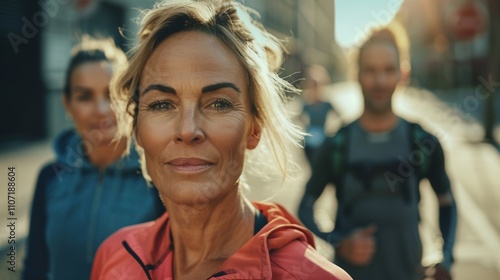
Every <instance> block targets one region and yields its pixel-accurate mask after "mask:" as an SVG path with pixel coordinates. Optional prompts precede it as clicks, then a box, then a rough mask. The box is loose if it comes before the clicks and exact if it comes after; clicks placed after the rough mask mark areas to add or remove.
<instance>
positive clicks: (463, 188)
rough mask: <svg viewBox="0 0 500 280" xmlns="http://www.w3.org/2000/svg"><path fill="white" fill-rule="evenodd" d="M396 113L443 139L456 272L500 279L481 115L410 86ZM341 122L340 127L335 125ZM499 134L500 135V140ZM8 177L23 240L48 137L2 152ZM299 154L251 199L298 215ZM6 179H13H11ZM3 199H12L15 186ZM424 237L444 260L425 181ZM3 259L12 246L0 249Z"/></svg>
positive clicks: (340, 94)
mask: <svg viewBox="0 0 500 280" xmlns="http://www.w3.org/2000/svg"><path fill="white" fill-rule="evenodd" d="M329 92H330V95H329V98H330V101H331V102H332V103H333V104H334V106H335V107H336V109H337V110H338V112H339V114H340V116H341V117H342V119H343V120H344V121H349V120H352V119H354V118H355V117H356V116H357V115H359V112H360V110H361V106H360V104H361V103H360V100H361V99H360V95H359V91H358V89H357V87H356V86H355V85H352V84H338V85H334V86H332V87H330V88H329ZM395 106H396V110H397V111H398V112H399V113H400V114H401V115H403V116H405V117H407V118H409V119H413V120H417V121H418V122H420V123H422V124H423V125H424V126H425V127H426V128H427V129H428V130H430V131H431V132H433V133H435V134H436V135H437V136H439V138H440V140H441V141H442V143H443V146H444V148H445V153H446V157H447V169H448V171H449V173H450V178H451V180H452V183H453V188H454V192H455V196H456V199H457V204H458V210H459V228H458V236H457V244H456V248H455V256H456V265H455V266H454V269H453V273H454V276H455V279H458V280H462V279H463V280H465V279H481V280H497V279H500V253H499V252H500V216H498V215H497V213H500V188H498V180H496V179H497V178H498V175H497V174H498V172H499V170H500V156H499V153H498V150H497V149H495V148H493V147H492V146H490V145H487V144H482V143H480V142H477V140H478V139H480V138H481V133H482V129H481V126H480V125H479V124H478V123H476V122H475V121H474V120H473V119H471V118H467V119H463V118H462V116H461V115H460V114H458V113H457V112H454V111H453V110H451V109H450V108H451V107H450V105H449V104H448V103H444V102H442V101H440V100H439V99H437V98H436V97H435V96H434V95H432V94H430V93H429V92H425V91H421V90H406V91H402V92H399V93H398V94H397V96H396V97H395ZM289 109H290V111H292V113H293V112H298V111H299V104H298V102H292V103H290V105H289ZM335 125H338V123H337V124H333V126H335ZM497 139H500V137H498V138H497ZM0 156H1V158H2V160H1V162H0V178H5V175H6V174H7V173H6V170H7V167H9V166H15V167H16V173H17V182H18V184H17V190H16V217H17V223H16V239H17V241H18V244H19V243H21V242H19V241H21V240H22V239H23V238H24V237H25V236H26V233H27V229H28V222H29V217H28V215H29V208H30V203H31V197H32V195H33V187H34V183H35V180H36V178H35V177H36V174H37V172H38V169H39V167H40V166H41V165H42V164H43V163H44V162H46V161H47V160H49V159H50V158H51V157H52V155H51V150H50V143H49V142H48V141H45V142H39V143H34V144H32V145H29V146H26V147H23V148H18V149H13V150H11V151H3V152H2V153H1V155H0ZM292 157H293V158H294V159H295V161H296V162H297V164H298V165H299V166H300V167H301V168H302V170H301V171H297V172H295V173H294V174H292V175H293V176H294V177H293V178H291V179H288V180H286V181H285V182H284V184H283V185H282V186H281V187H279V186H280V185H281V184H280V180H279V179H278V178H276V177H272V176H270V177H271V178H270V179H268V180H264V179H263V178H262V177H261V176H251V175H249V176H247V181H248V182H249V185H251V188H250V189H249V190H248V196H249V197H250V198H251V199H260V200H265V199H267V200H271V201H277V202H280V203H282V204H283V205H285V206H286V207H288V208H289V209H290V210H291V211H292V212H293V213H296V211H297V206H298V203H299V200H300V197H301V195H302V193H303V188H304V185H305V183H306V181H307V178H308V176H309V174H310V170H309V167H308V165H307V163H306V159H305V157H304V155H303V153H302V151H301V150H299V149H295V150H294V151H293V153H292ZM3 182H5V181H3ZM0 189H1V191H2V192H3V193H2V194H0V196H2V197H5V196H6V195H7V191H6V190H5V188H3V187H2V188H0ZM333 195H334V190H333V188H327V189H326V191H325V193H324V195H323V196H322V197H321V198H320V202H319V203H318V204H319V205H318V206H319V207H318V213H319V219H320V220H321V221H322V225H323V227H324V228H325V229H328V228H331V227H332V222H331V218H332V217H334V212H335V203H334V202H333V201H332V200H331V199H330V198H331V197H333ZM4 202H5V199H4V200H3V201H2V203H1V204H0V205H1V207H0V221H1V222H0V248H3V249H5V245H6V243H7V237H8V234H9V233H8V231H7V227H6V226H4V225H3V224H4V223H7V208H6V206H5V205H6V204H5V203H4ZM421 210H422V213H423V214H422V225H421V232H422V239H423V244H424V259H423V262H424V263H425V264H429V263H432V262H435V261H438V260H439V258H440V255H439V253H438V252H439V250H438V248H439V244H440V239H439V238H438V233H439V230H438V228H439V227H438V226H437V214H436V213H437V205H436V201H435V198H434V197H433V194H432V191H431V190H430V187H429V186H428V185H427V184H425V183H423V184H422V205H421ZM20 245H21V246H20V247H19V248H17V250H16V254H17V255H16V257H17V259H16V266H17V267H16V269H17V270H18V271H19V270H20V269H22V262H21V260H22V258H23V252H24V246H22V244H20ZM318 246H319V247H318V249H319V251H320V252H321V253H322V254H324V255H325V256H327V257H331V256H332V254H333V251H332V249H331V247H329V245H327V244H326V243H324V242H321V240H318ZM0 251H1V252H0V253H2V257H3V256H4V254H5V253H6V251H2V250H0ZM6 261H7V259H5V257H4V258H3V259H2V261H1V262H0V279H5V280H11V279H12V280H14V279H18V275H19V274H18V273H12V272H9V271H8V270H7V268H8V264H7V263H6Z"/></svg>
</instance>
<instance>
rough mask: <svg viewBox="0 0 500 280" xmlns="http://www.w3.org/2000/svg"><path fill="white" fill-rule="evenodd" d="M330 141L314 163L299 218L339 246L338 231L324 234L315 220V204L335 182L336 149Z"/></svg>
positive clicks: (312, 229)
mask: <svg viewBox="0 0 500 280" xmlns="http://www.w3.org/2000/svg"><path fill="white" fill-rule="evenodd" d="M329 140H330V139H327V140H326V141H325V143H323V145H322V146H321V147H320V148H319V150H318V153H317V157H316V159H315V161H314V162H313V163H312V167H311V168H312V174H311V177H310V178H309V181H308V182H307V184H306V188H305V191H304V196H303V197H302V200H301V202H300V205H299V213H298V214H299V215H298V216H299V219H300V220H301V221H302V223H303V224H304V225H305V226H306V227H307V228H308V229H309V230H311V231H312V232H313V233H314V234H315V235H317V236H318V237H320V238H321V239H323V240H326V241H327V242H329V243H331V244H332V243H335V244H338V242H339V241H340V236H337V235H338V234H337V232H338V230H337V231H336V230H335V229H334V231H332V232H330V233H329V232H322V231H320V230H319V228H318V225H317V224H316V222H315V220H314V204H315V203H316V200H318V198H319V197H320V196H321V194H322V193H323V190H324V189H325V187H326V185H327V184H328V183H331V182H332V181H333V175H332V174H333V172H334V170H333V166H332V162H331V160H330V154H331V152H332V151H331V149H333V148H334V147H332V145H331V144H330V141H329Z"/></svg>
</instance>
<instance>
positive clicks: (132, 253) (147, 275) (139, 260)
mask: <svg viewBox="0 0 500 280" xmlns="http://www.w3.org/2000/svg"><path fill="white" fill-rule="evenodd" d="M122 244H123V247H125V250H127V252H128V253H129V254H130V255H132V257H133V258H134V259H135V260H136V261H137V262H138V263H139V265H140V266H141V267H142V270H143V271H144V273H146V277H148V280H152V279H153V278H152V277H151V275H150V274H149V270H151V269H154V266H152V265H145V264H144V262H142V260H141V258H139V256H138V255H137V254H136V253H135V252H134V250H132V248H130V246H129V245H128V243H127V241H123V242H122Z"/></svg>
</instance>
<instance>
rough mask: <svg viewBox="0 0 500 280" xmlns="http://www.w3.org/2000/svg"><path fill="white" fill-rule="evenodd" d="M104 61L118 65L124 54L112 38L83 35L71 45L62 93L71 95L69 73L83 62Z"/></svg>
mask: <svg viewBox="0 0 500 280" xmlns="http://www.w3.org/2000/svg"><path fill="white" fill-rule="evenodd" d="M99 61H106V62H109V63H110V64H111V65H112V66H115V67H116V66H118V65H119V64H121V63H123V62H124V61H126V56H125V54H124V53H123V51H122V50H121V49H119V48H118V47H116V45H115V43H114V41H113V39H111V38H107V39H99V40H98V39H94V38H91V37H90V36H88V35H84V36H83V37H82V40H81V42H80V43H78V44H77V45H76V46H74V47H73V49H72V51H71V59H70V62H69V65H68V68H67V70H66V76H65V80H64V87H63V91H64V95H65V96H66V97H67V98H68V99H69V98H70V97H71V75H72V74H73V71H75V69H76V68H77V67H78V66H80V65H82V64H85V63H89V62H99Z"/></svg>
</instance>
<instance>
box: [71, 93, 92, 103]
mask: <svg viewBox="0 0 500 280" xmlns="http://www.w3.org/2000/svg"><path fill="white" fill-rule="evenodd" d="M75 95H76V96H75V99H76V100H78V101H89V100H91V99H92V94H90V93H77V94H75Z"/></svg>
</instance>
